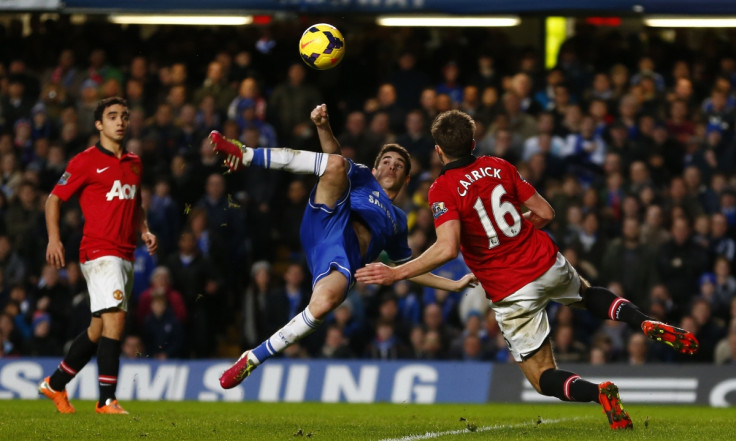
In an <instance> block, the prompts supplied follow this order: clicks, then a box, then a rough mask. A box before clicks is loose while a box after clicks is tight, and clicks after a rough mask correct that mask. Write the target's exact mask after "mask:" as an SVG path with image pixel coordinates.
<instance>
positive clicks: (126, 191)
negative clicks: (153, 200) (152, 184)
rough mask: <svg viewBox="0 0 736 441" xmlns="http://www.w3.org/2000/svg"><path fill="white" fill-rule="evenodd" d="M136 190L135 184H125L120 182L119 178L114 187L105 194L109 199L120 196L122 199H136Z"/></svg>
mask: <svg viewBox="0 0 736 441" xmlns="http://www.w3.org/2000/svg"><path fill="white" fill-rule="evenodd" d="M135 190H136V188H135V185H128V184H125V185H123V184H122V183H120V181H119V180H116V181H115V182H114V183H113V184H112V188H111V189H110V191H108V192H107V194H106V195H105V196H106V197H107V200H108V201H111V200H113V199H115V198H118V199H121V200H122V199H134V198H135Z"/></svg>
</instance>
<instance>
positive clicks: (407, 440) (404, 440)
mask: <svg viewBox="0 0 736 441" xmlns="http://www.w3.org/2000/svg"><path fill="white" fill-rule="evenodd" d="M580 419H583V418H557V419H551V420H544V419H543V420H542V424H556V423H564V422H568V421H576V420H580ZM535 425H536V423H519V424H495V425H493V426H483V427H478V428H477V429H476V430H475V432H488V431H491V430H499V429H520V428H523V427H533V426H535ZM463 433H473V432H471V431H470V430H468V429H458V430H447V431H444V432H426V433H424V434H421V435H406V436H402V437H401V438H385V439H382V440H380V441H418V440H422V439H432V438H439V437H441V436H447V435H461V434H463Z"/></svg>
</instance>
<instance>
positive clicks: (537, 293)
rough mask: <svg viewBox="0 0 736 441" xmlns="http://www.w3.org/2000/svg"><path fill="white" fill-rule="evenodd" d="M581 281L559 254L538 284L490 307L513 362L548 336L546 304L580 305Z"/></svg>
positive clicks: (525, 354)
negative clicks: (552, 302)
mask: <svg viewBox="0 0 736 441" xmlns="http://www.w3.org/2000/svg"><path fill="white" fill-rule="evenodd" d="M580 283H581V282H580V277H579V276H578V272H577V271H575V268H573V267H572V265H570V262H568V261H567V259H565V257H564V256H563V255H562V254H561V253H559V252H558V253H557V260H556V261H555V263H554V264H553V265H552V267H550V269H548V270H547V272H545V273H544V274H542V275H541V276H539V278H537V280H535V281H533V282H531V283H528V284H527V285H525V286H524V287H522V288H521V289H519V290H518V291H516V292H515V293H513V294H511V295H510V296H508V297H506V298H505V299H503V300H501V301H498V302H491V303H490V306H491V308H493V310H494V311H495V312H496V320H498V326H499V328H501V332H502V333H503V337H504V339H505V340H506V345H507V346H508V347H509V351H511V354H512V355H513V356H514V360H516V361H517V362H521V361H522V360H524V359H525V358H527V357H528V356H530V355H532V354H533V353H534V352H535V351H536V350H537V349H539V348H540V347H541V346H542V343H544V339H546V338H547V336H548V335H549V320H548V318H547V310H546V309H545V308H546V307H547V304H548V303H549V302H550V301H555V302H558V303H562V304H563V305H569V304H571V303H575V302H579V301H582V300H583V298H582V297H581V295H580Z"/></svg>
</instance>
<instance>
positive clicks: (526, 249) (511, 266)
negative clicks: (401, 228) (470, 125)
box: [428, 156, 557, 301]
mask: <svg viewBox="0 0 736 441" xmlns="http://www.w3.org/2000/svg"><path fill="white" fill-rule="evenodd" d="M535 192H536V190H535V189H534V187H533V186H532V185H531V184H529V183H528V182H526V181H525V180H524V179H523V178H522V177H521V175H519V171H518V170H517V169H516V167H514V166H513V165H512V164H510V163H508V162H507V161H505V160H503V159H501V158H497V157H492V156H482V157H479V158H474V157H472V156H468V157H467V158H463V159H460V160H457V161H455V162H452V163H450V164H447V165H446V166H445V168H444V169H443V171H442V174H440V176H439V177H438V178H437V179H436V180H435V181H434V183H433V184H432V186H431V187H430V188H429V196H428V199H429V204H430V207H431V209H432V214H433V216H434V224H435V228H436V227H439V226H440V225H442V224H443V223H445V222H447V221H449V220H459V221H460V223H461V231H462V233H461V239H460V250H461V251H462V254H463V258H464V259H465V263H466V264H467V265H468V267H469V268H470V270H471V271H472V272H473V274H475V276H476V277H477V278H478V280H479V281H480V282H481V285H482V286H483V289H485V291H486V296H487V297H488V298H490V299H491V300H492V301H499V300H501V299H503V298H505V297H507V296H509V295H511V294H513V293H514V292H516V291H518V290H519V289H520V288H522V287H523V286H525V285H527V284H528V283H530V282H533V281H534V280H536V279H537V278H538V277H539V276H541V275H542V274H544V273H545V272H546V271H547V270H548V269H549V268H550V267H551V266H552V264H553V263H554V262H555V258H556V255H557V246H556V245H555V244H554V242H553V241H552V240H551V239H550V238H549V236H547V234H545V233H544V232H542V231H540V230H538V229H537V228H535V227H534V225H533V224H532V223H531V222H529V221H528V220H526V219H524V217H523V216H522V215H521V205H522V203H523V202H524V201H526V200H527V199H529V198H530V197H532V196H533V195H534V193H535Z"/></svg>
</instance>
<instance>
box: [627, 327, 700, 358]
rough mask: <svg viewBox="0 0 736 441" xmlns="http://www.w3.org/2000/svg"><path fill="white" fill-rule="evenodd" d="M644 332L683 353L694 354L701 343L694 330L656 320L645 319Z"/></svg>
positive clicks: (642, 328)
mask: <svg viewBox="0 0 736 441" xmlns="http://www.w3.org/2000/svg"><path fill="white" fill-rule="evenodd" d="M641 330H642V331H643V332H644V334H645V335H646V336H647V337H649V338H651V339H652V340H654V341H658V342H661V343H664V344H666V345H668V346H671V347H672V348H673V349H674V350H676V351H677V352H679V353H681V354H691V355H692V354H694V353H696V352H697V351H698V347H699V343H698V339H697V338H695V336H694V335H693V333H692V332H688V331H686V330H684V329H682V328H678V327H676V326H672V325H668V324H667V323H662V322H658V321H655V320H644V322H643V323H642V324H641Z"/></svg>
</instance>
